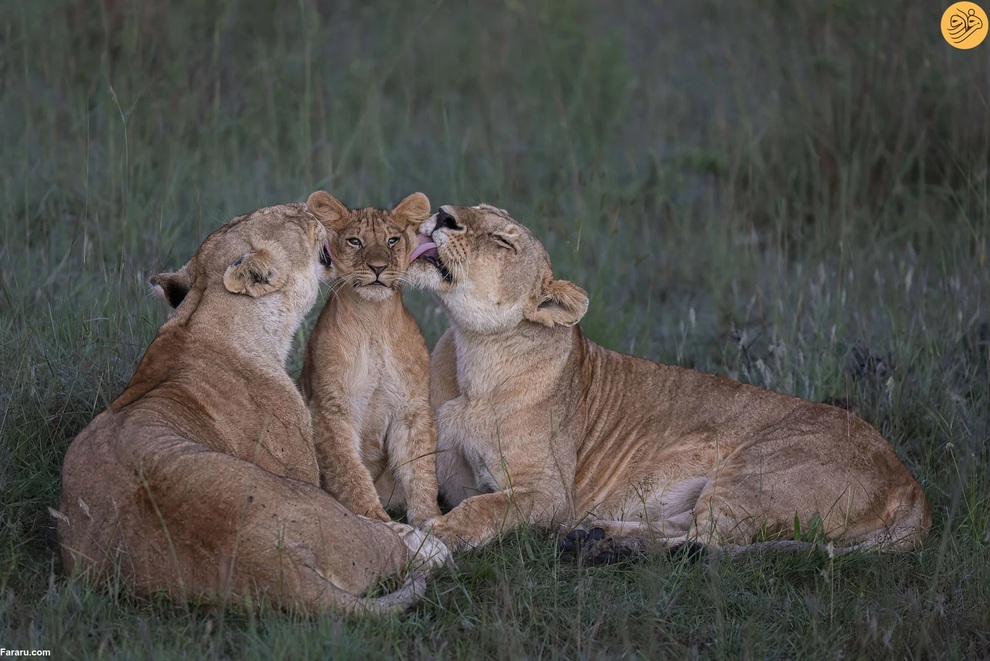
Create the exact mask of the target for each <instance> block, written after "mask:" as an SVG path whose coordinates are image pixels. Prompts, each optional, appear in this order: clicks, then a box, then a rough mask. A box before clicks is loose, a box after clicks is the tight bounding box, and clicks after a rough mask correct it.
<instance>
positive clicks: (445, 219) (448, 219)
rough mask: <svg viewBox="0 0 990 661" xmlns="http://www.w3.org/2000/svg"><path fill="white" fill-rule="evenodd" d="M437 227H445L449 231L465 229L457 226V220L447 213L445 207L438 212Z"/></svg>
mask: <svg viewBox="0 0 990 661" xmlns="http://www.w3.org/2000/svg"><path fill="white" fill-rule="evenodd" d="M437 227H443V228H445V229H449V230H459V229H463V228H462V227H461V226H460V225H458V224H457V220H456V219H455V218H454V217H453V216H452V215H450V214H449V213H447V211H445V210H444V208H443V207H440V211H437Z"/></svg>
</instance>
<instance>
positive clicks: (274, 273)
mask: <svg viewBox="0 0 990 661" xmlns="http://www.w3.org/2000/svg"><path fill="white" fill-rule="evenodd" d="M287 271H288V268H287V265H286V263H285V259H284V256H283V255H282V254H281V250H280V249H279V248H278V247H277V246H275V245H271V246H267V247H265V248H261V249H259V250H252V251H250V252H246V253H244V254H243V255H241V256H240V257H238V258H237V259H236V260H234V261H233V263H231V265H230V266H228V267H227V270H226V271H225V272H224V274H223V286H224V287H226V288H227V291H229V292H231V293H233V294H247V295H248V296H251V297H254V298H257V297H259V296H264V295H265V294H270V293H272V292H273V291H278V289H279V288H281V287H282V285H284V284H285V281H286V279H287V276H286V272H287Z"/></svg>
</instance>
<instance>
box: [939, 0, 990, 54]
mask: <svg viewBox="0 0 990 661" xmlns="http://www.w3.org/2000/svg"><path fill="white" fill-rule="evenodd" d="M988 29H990V24H988V22H987V13H986V12H985V11H983V9H981V8H980V7H979V5H975V4H973V3H972V2H957V3H956V4H954V5H952V6H951V7H949V8H948V9H946V10H945V13H944V14H942V36H943V37H945V40H946V41H947V42H949V45H950V46H953V47H955V48H963V49H968V48H975V47H976V46H979V45H980V44H982V43H983V40H984V39H985V38H986V36H987V30H988Z"/></svg>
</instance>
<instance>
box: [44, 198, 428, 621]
mask: <svg viewBox="0 0 990 661" xmlns="http://www.w3.org/2000/svg"><path fill="white" fill-rule="evenodd" d="M328 267H329V253H328V249H327V232H326V230H325V228H324V227H323V226H322V225H321V224H320V223H319V221H317V219H316V218H315V217H314V216H313V215H312V214H310V213H308V212H307V211H306V207H305V206H304V205H302V204H285V205H280V206H274V207H269V208H265V209H261V210H258V211H255V212H253V213H250V214H248V215H245V216H240V217H238V218H235V219H233V220H231V221H230V222H229V223H227V224H226V225H224V226H223V227H221V228H220V229H218V230H217V231H215V232H213V234H211V235H210V236H209V237H208V238H207V239H206V241H205V242H204V243H203V245H202V246H201V247H200V248H199V250H198V251H197V252H196V254H195V256H194V257H193V258H192V260H191V261H190V262H189V263H188V264H187V265H186V266H185V267H183V268H182V269H180V270H179V271H176V272H174V273H163V274H159V275H156V276H154V277H153V278H152V283H153V285H154V286H155V287H156V289H157V290H158V291H159V293H161V295H162V296H163V297H164V298H165V299H166V300H167V301H168V302H169V303H170V304H171V305H173V306H175V307H176V309H175V310H174V311H173V313H172V314H171V316H170V318H169V319H168V321H166V322H165V324H164V325H163V326H162V327H161V328H160V330H159V332H158V335H157V337H156V338H155V339H154V341H152V343H151V345H150V346H149V347H148V349H147V351H146V352H145V354H144V357H143V358H142V359H141V361H140V363H139V364H138V367H137V369H136V371H135V372H134V375H133V377H132V378H131V380H130V383H129V384H128V385H127V388H126V389H125V390H124V392H123V393H122V394H121V395H120V396H119V397H117V399H115V400H114V401H113V403H112V404H111V405H110V408H109V409H108V410H107V411H105V412H103V413H101V414H99V415H98V416H97V417H96V418H95V419H94V420H93V421H92V422H91V423H90V424H89V425H88V426H87V427H85V428H84V429H83V430H82V431H81V432H80V433H79V435H78V436H76V438H75V440H74V441H73V442H72V444H71V445H70V446H69V449H68V451H67V452H66V455H65V460H64V463H63V467H62V493H61V498H60V503H59V511H57V512H55V516H56V518H57V519H58V524H57V528H58V535H59V538H60V543H61V550H62V559H63V563H64V566H65V568H66V570H67V571H68V572H69V573H72V574H80V573H85V574H88V575H89V577H90V578H92V579H93V580H95V581H96V582H99V583H104V584H109V583H111V582H114V581H116V580H117V579H119V578H122V579H123V580H124V582H126V583H127V584H129V585H130V586H131V587H132V588H133V589H134V591H135V592H137V593H138V594H139V595H145V596H147V595H150V594H152V593H155V592H159V591H161V592H164V593H165V594H167V595H168V596H169V597H170V598H171V599H172V600H173V601H174V602H176V603H183V602H187V601H190V600H192V601H196V602H206V603H217V602H221V601H226V600H228V599H231V600H261V601H265V602H268V603H271V604H273V605H275V606H277V607H284V608H290V609H297V610H301V611H305V612H318V611H326V610H329V609H336V610H341V611H345V612H391V611H397V610H401V609H403V608H406V607H407V606H409V605H410V604H411V603H413V602H414V601H415V599H416V598H417V597H418V596H419V595H420V594H421V593H422V591H423V588H424V587H425V585H424V578H423V575H422V572H421V571H419V570H416V571H413V572H411V573H409V572H407V570H408V568H409V566H410V564H411V563H413V564H419V565H424V563H425V564H429V563H433V562H438V561H442V560H443V558H444V554H445V549H443V548H442V546H440V545H439V544H436V543H434V541H433V540H432V539H430V538H427V537H425V536H424V535H423V534H422V533H420V532H419V531H415V529H412V528H410V527H408V526H404V525H403V524H391V525H386V524H383V523H381V522H378V521H372V520H369V519H366V518H363V517H359V516H356V515H354V514H353V513H351V512H350V511H348V510H347V509H346V508H344V507H343V506H342V505H341V504H340V503H338V502H337V501H336V500H334V499H333V498H331V497H330V496H329V495H328V494H327V493H326V492H324V491H323V490H322V489H320V487H319V484H318V480H319V470H318V467H317V463H316V455H315V452H314V450H313V442H312V426H311V423H310V416H309V411H308V409H307V408H306V405H305V403H304V402H303V400H302V396H301V395H300V393H299V391H298V390H297V389H296V386H295V384H294V383H293V381H292V379H291V378H290V377H289V375H288V374H287V373H286V371H285V361H286V358H287V355H288V353H289V349H290V347H291V344H292V338H293V336H294V334H295V332H296V329H297V327H298V326H299V324H300V322H301V321H302V319H303V317H304V315H305V314H306V312H307V311H308V310H309V309H310V308H311V307H312V305H313V304H314V302H315V301H316V298H317V293H318V290H319V286H320V281H321V280H322V279H324V278H326V277H327V276H328V274H329V271H328ZM421 545H422V546H423V547H424V548H423V550H422V552H420V551H419V550H418V549H419V547H420V546H421ZM424 569H425V566H424ZM407 573H408V578H407V579H406V581H405V584H404V585H402V587H400V588H399V589H398V590H396V591H394V592H392V593H390V594H386V595H385V596H382V597H378V598H367V597H362V596H360V593H362V592H363V591H365V590H368V589H369V588H371V587H374V586H375V585H376V584H377V582H378V581H379V580H380V579H382V578H383V577H387V576H390V575H399V576H401V575H403V574H407Z"/></svg>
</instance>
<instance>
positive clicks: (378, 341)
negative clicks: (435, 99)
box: [299, 191, 440, 523]
mask: <svg viewBox="0 0 990 661" xmlns="http://www.w3.org/2000/svg"><path fill="white" fill-rule="evenodd" d="M306 205H307V207H308V208H309V210H310V212H311V213H313V214H314V215H315V216H316V217H317V218H319V219H320V222H322V223H324V224H325V225H326V226H327V227H328V228H329V229H331V230H332V231H331V233H330V236H331V239H330V254H331V255H332V260H333V279H334V285H333V295H332V297H331V298H330V300H329V301H328V302H327V304H326V306H324V308H323V311H322V312H321V313H320V319H319V321H318V322H317V323H316V328H315V329H314V330H313V335H312V337H311V338H310V340H309V345H308V346H307V348H306V360H305V363H304V365H303V371H302V374H301V375H300V377H299V385H300V387H301V388H302V391H303V395H304V397H305V398H306V401H307V402H308V404H309V407H310V410H311V411H312V414H313V431H314V436H313V440H314V442H315V443H316V458H317V461H318V463H319V466H320V482H321V484H322V486H323V488H324V489H326V490H327V491H328V492H330V494H331V495H332V496H334V497H335V498H337V499H338V500H340V502H341V503H343V504H344V505H346V506H347V507H348V508H350V509H351V511H353V512H357V513H358V514H363V515H365V516H368V517H371V518H374V519H381V520H382V521H388V520H389V515H388V513H386V512H385V509H384V508H383V507H382V505H383V504H385V505H400V504H403V503H406V505H407V514H408V519H409V521H410V523H421V522H423V521H425V520H427V519H429V518H432V517H434V516H437V515H438V514H440V510H439V508H438V507H437V469H436V450H437V431H436V424H435V422H434V420H433V411H432V409H431V408H430V397H429V370H430V353H429V351H428V350H427V348H426V342H425V341H424V340H423V335H422V334H421V333H420V331H419V326H418V325H417V324H416V320H415V319H413V316H412V315H411V314H409V311H408V310H407V309H406V306H405V305H404V304H403V303H402V281H403V274H404V272H405V270H406V266H407V265H408V264H409V257H410V255H411V254H412V252H413V250H414V249H415V248H416V246H417V245H418V241H417V238H416V237H417V230H418V229H419V226H420V224H422V222H423V221H424V220H426V219H427V218H428V217H429V216H430V201H429V200H428V199H427V198H426V196H425V195H423V194H422V193H413V194H412V195H410V196H409V197H407V198H406V199H404V200H403V201H402V202H400V203H399V204H398V205H396V207H395V208H394V209H392V210H391V211H387V210H384V209H371V208H369V209H348V208H347V207H345V206H344V205H343V204H342V203H341V202H339V201H338V200H337V199H336V198H335V197H333V196H332V195H330V194H329V193H327V192H325V191H317V192H315V193H313V194H312V195H310V196H309V199H308V200H307V201H306ZM376 481H377V485H378V491H376Z"/></svg>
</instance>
